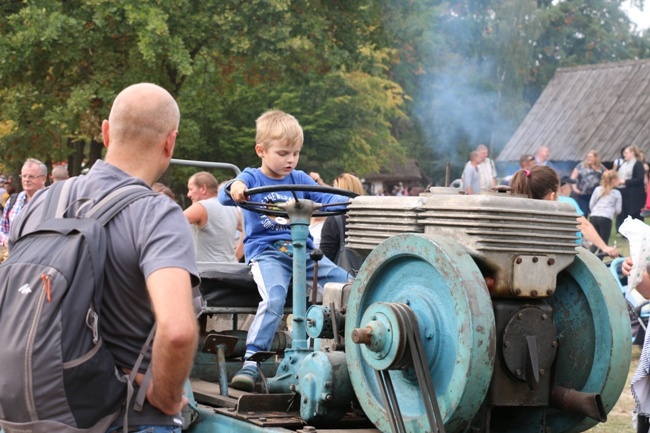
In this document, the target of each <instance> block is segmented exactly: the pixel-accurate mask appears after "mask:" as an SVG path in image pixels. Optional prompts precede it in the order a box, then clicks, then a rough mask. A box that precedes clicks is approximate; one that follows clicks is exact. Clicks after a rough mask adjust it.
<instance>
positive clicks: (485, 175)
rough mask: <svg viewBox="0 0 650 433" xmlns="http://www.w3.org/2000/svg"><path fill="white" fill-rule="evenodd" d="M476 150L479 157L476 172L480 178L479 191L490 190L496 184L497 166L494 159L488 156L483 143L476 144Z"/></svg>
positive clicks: (487, 150)
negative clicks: (479, 160)
mask: <svg viewBox="0 0 650 433" xmlns="http://www.w3.org/2000/svg"><path fill="white" fill-rule="evenodd" d="M476 151H477V152H478V154H479V157H480V159H481V162H480V164H479V165H478V166H477V167H478V174H479V178H480V180H481V191H490V190H491V189H492V188H494V187H495V186H497V168H496V166H495V165H494V161H492V160H491V159H490V158H489V149H488V148H487V146H486V145H484V144H479V145H478V146H476Z"/></svg>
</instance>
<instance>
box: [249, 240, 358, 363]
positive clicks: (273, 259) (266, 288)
mask: <svg viewBox="0 0 650 433" xmlns="http://www.w3.org/2000/svg"><path fill="white" fill-rule="evenodd" d="M251 270H252V272H253V277H254V278H255V283H257V289H258V290H259V292H260V296H261V297H262V302H260V304H259V306H258V307H257V313H256V314H255V319H254V320H253V323H252V324H251V327H250V329H249V331H248V338H247V339H246V357H248V356H250V355H252V354H253V353H255V352H258V351H260V350H269V349H270V348H271V343H272V341H273V336H274V335H275V331H276V330H277V328H278V324H279V323H280V320H281V319H282V315H283V313H284V303H285V301H286V298H287V292H288V287H289V281H290V280H291V275H292V272H293V259H292V258H291V257H289V256H288V255H286V254H284V253H282V252H280V251H278V250H276V249H275V248H273V247H269V248H267V249H266V250H264V252H262V253H261V254H258V255H257V256H256V257H255V258H253V259H252V260H251ZM306 271H307V281H308V282H309V283H311V282H312V281H313V278H314V261H313V260H311V259H309V256H308V257H307V269H306ZM348 279H349V277H348V273H347V272H346V271H345V270H343V269H341V268H339V267H338V266H336V265H335V264H334V263H332V262H331V261H330V260H329V259H328V258H327V257H323V259H322V260H320V261H319V262H318V285H319V286H320V287H319V292H321V291H322V286H324V285H325V283H330V282H341V283H344V282H347V281H348Z"/></svg>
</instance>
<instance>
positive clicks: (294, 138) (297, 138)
mask: <svg viewBox="0 0 650 433" xmlns="http://www.w3.org/2000/svg"><path fill="white" fill-rule="evenodd" d="M255 124H256V125H257V133H256V135H255V143H256V144H258V145H260V146H262V148H264V149H266V148H267V147H268V146H269V144H270V143H271V141H273V140H279V141H284V142H285V144H286V145H287V146H289V147H300V146H302V142H303V140H304V136H303V133H302V128H301V127H300V124H299V123H298V120H296V118H295V117H293V116H292V115H291V114H288V113H285V112H283V111H279V110H270V111H267V112H266V113H264V114H262V115H261V116H260V117H258V118H257V120H256V121H255Z"/></svg>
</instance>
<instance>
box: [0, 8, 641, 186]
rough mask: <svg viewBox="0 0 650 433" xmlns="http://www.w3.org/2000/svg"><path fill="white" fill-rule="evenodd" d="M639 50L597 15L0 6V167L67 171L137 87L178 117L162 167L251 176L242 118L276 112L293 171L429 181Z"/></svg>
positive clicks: (500, 141)
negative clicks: (572, 79)
mask: <svg viewBox="0 0 650 433" xmlns="http://www.w3.org/2000/svg"><path fill="white" fill-rule="evenodd" d="M648 47H649V44H648V40H647V37H644V36H642V35H639V34H636V33H633V32H632V31H631V30H630V27H629V21H628V19H627V17H626V16H625V15H624V14H623V13H622V12H621V10H620V5H619V3H618V2H610V1H607V0H565V1H560V2H550V1H541V0H538V1H535V0H523V1H522V0H481V1H478V0H452V1H450V2H449V1H447V2H443V1H441V0H382V1H372V0H249V1H246V2H242V1H240V0H203V1H200V2H197V1H194V0H8V1H5V2H2V4H1V5H0V152H1V155H2V157H1V158H0V159H1V160H2V162H3V163H4V164H5V165H6V166H8V167H10V168H11V167H13V168H14V169H18V168H19V167H20V165H21V164H22V161H23V160H24V159H25V158H26V157H29V156H31V157H37V158H40V159H43V160H44V161H47V162H52V161H61V160H68V161H69V165H70V168H71V171H72V172H73V173H77V172H79V171H80V169H81V166H82V160H84V159H85V160H86V161H87V162H89V163H92V162H93V160H94V159H96V158H98V157H100V156H101V149H102V144H101V139H100V125H101V121H102V119H104V118H106V117H107V115H108V112H109V109H110V105H111V103H112V100H113V98H114V97H115V95H116V94H117V93H118V92H119V91H120V90H121V89H123V88H124V87H126V86H127V85H129V84H132V83H135V82H142V81H149V82H154V83H157V84H160V85H162V86H163V87H165V88H167V89H168V90H169V91H170V92H171V93H172V94H173V95H174V96H175V97H176V98H177V99H178V101H179V105H180V107H181V113H182V122H181V131H180V132H181V133H180V135H179V139H178V146H177V154H176V156H177V157H181V158H187V159H197V160H212V161H226V162H231V163H235V164H236V165H238V166H240V167H245V166H251V165H257V164H259V161H258V160H257V157H256V155H255V153H254V152H253V151H252V148H253V145H254V136H255V132H254V126H255V119H256V118H257V117H258V116H259V115H260V114H261V113H263V112H264V111H265V110H268V109H271V108H277V109H281V110H285V111H288V112H291V113H292V114H294V115H295V116H296V117H297V118H298V119H299V121H300V122H301V124H302V126H303V128H304V130H305V146H304V149H303V152H302V159H301V165H300V168H302V169H305V170H319V171H320V172H321V174H322V175H323V176H324V177H325V178H326V179H331V178H333V177H334V176H336V175H337V174H338V173H340V172H342V171H354V172H356V173H358V174H360V175H365V174H368V173H371V172H373V171H377V170H378V168H379V167H381V166H385V165H388V164H390V163H391V162H393V161H399V160H401V159H402V158H406V157H414V158H416V159H418V161H420V164H421V166H422V167H423V168H425V170H427V172H428V174H429V176H431V177H432V178H434V179H436V178H437V179H440V178H441V177H442V176H444V172H443V167H444V165H445V163H446V162H448V161H449V162H452V163H453V164H454V167H455V170H458V171H459V170H460V169H461V168H462V165H463V164H464V162H465V161H466V158H467V153H468V151H469V150H470V149H472V148H474V147H475V146H476V145H477V144H479V143H480V142H483V143H486V144H488V145H489V146H490V148H491V149H492V151H493V155H494V154H495V153H496V152H498V150H499V149H500V148H501V147H502V146H503V145H504V144H505V142H506V141H507V139H508V138H509V135H511V134H512V133H513V132H514V129H515V128H516V126H517V125H518V123H519V122H520V121H521V120H522V119H523V117H524V116H525V114H526V111H527V110H528V109H529V108H530V106H531V105H532V103H534V101H535V99H536V98H537V97H538V95H539V94H540V92H541V91H542V90H543V88H544V86H545V85H546V84H547V83H548V81H549V80H550V79H551V78H552V75H553V73H554V71H555V69H557V68H558V67H563V66H573V65H578V64H589V63H599V62H605V61H619V60H625V59H633V58H643V57H647V56H648ZM180 173H181V174H182V176H185V175H186V172H185V171H183V170H181V171H180ZM225 176H228V175H225ZM173 182H174V183H175V184H177V185H184V182H185V180H184V179H179V178H177V179H174V180H173Z"/></svg>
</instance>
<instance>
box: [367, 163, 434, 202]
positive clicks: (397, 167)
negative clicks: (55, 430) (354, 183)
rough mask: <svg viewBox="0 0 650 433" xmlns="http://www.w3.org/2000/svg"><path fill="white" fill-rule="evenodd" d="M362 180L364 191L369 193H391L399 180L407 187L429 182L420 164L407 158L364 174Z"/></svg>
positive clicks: (416, 186)
mask: <svg viewBox="0 0 650 433" xmlns="http://www.w3.org/2000/svg"><path fill="white" fill-rule="evenodd" d="M362 181H363V183H364V185H365V187H366V191H367V192H368V193H369V194H371V195H378V194H386V195H391V192H392V191H393V188H395V186H396V185H398V184H399V182H402V184H403V185H404V186H405V187H408V188H424V187H426V186H427V184H428V183H429V180H428V179H427V177H426V176H425V175H424V174H423V173H422V169H421V168H420V165H419V164H418V162H417V161H416V160H414V159H407V160H406V161H405V162H402V163H395V164H392V165H390V166H387V167H383V168H382V169H380V170H379V172H378V173H372V174H369V175H367V176H365V177H364V178H363V179H362Z"/></svg>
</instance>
